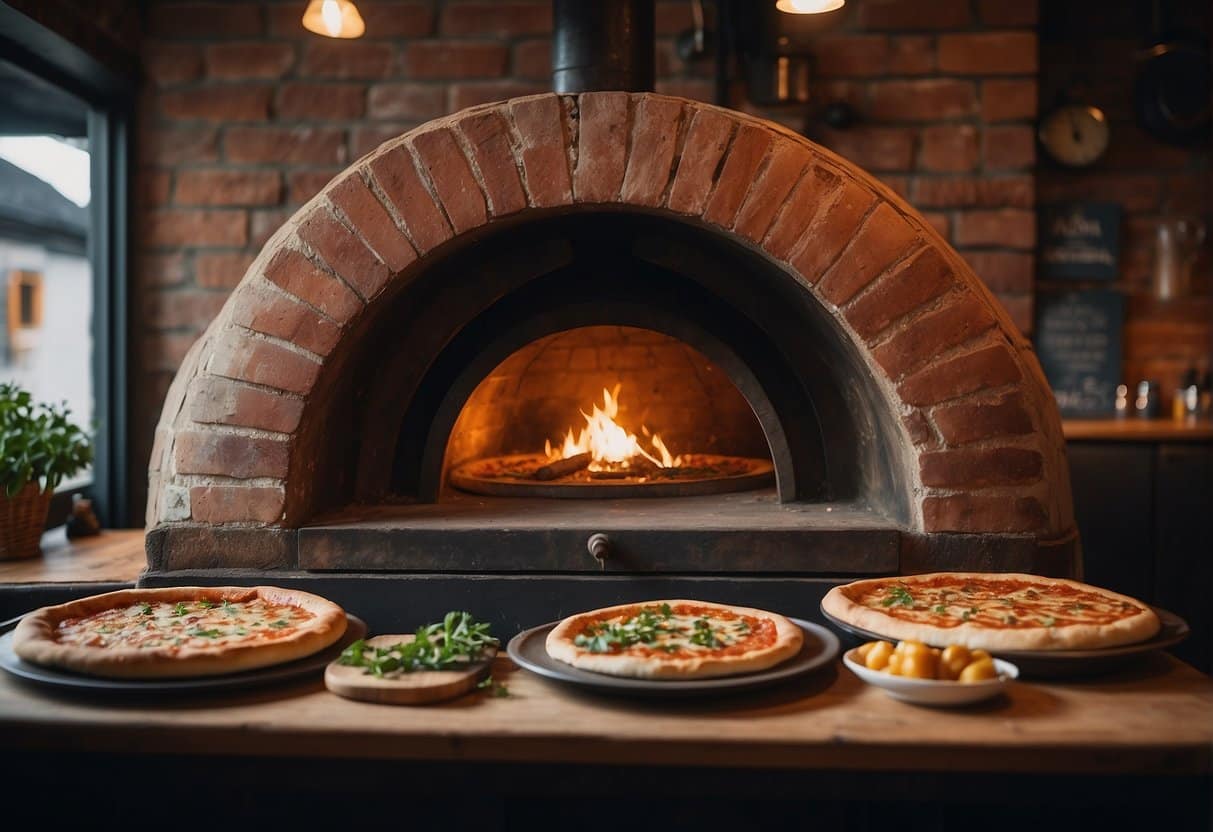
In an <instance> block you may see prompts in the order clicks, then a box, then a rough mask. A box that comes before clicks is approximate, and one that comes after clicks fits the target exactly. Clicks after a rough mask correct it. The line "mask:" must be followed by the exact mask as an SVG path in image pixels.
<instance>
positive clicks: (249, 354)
mask: <svg viewBox="0 0 1213 832" xmlns="http://www.w3.org/2000/svg"><path fill="white" fill-rule="evenodd" d="M213 351H215V352H213V355H212V358H211V361H210V365H209V366H207V370H209V371H210V372H211V374H213V375H216V376H223V377H226V378H235V380H237V381H247V382H252V383H254V384H262V386H264V387H273V388H275V389H280V391H286V392H287V393H297V394H300V395H306V394H307V393H308V392H311V389H312V386H313V384H314V383H315V378H317V376H318V375H319V372H320V365H319V364H317V363H315V361H314V360H312V359H311V358H307V357H306V355H302V354H300V353H296V352H292V351H290V349H287V348H286V347H283V346H279V344H277V343H272V342H269V341H266V340H263V338H252V337H249V336H243V335H237V334H235V332H232V331H228V332H224V334H223V335H222V337H220V338H218V340H217V342H216V343H215V347H213Z"/></svg>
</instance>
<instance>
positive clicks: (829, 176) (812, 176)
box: [762, 165, 841, 260]
mask: <svg viewBox="0 0 1213 832" xmlns="http://www.w3.org/2000/svg"><path fill="white" fill-rule="evenodd" d="M840 181H841V180H840V179H839V177H838V175H837V174H836V173H834V172H833V171H831V170H829V169H828V168H825V167H822V166H820V165H816V166H814V167H813V169H812V170H810V171H808V172H806V173H805V175H804V176H802V177H801V178H800V181H799V182H797V183H796V187H795V188H793V190H792V193H791V195H790V196H789V197H788V200H787V203H786V204H785V205H784V207H783V210H782V211H781V212H780V214H779V215H778V216H777V217H776V218H775V221H774V222H773V223H772V224H771V229H770V231H768V232H767V237H766V240H764V241H763V244H762V247H763V249H764V250H765V251H766V252H767V254H769V255H771V256H772V257H776V258H778V259H780V260H785V259H787V256H788V254H789V253H790V252H791V251H792V250H793V249H794V248H795V247H796V245H797V243H799V242H800V241H801V240H802V239H803V237H804V235H805V233H806V231H807V230H808V228H809V226H810V225H811V224H812V222H813V220H814V219H815V218H816V217H817V216H818V215H820V214H823V213H824V212H825V211H826V209H827V208H828V207H829V205H830V203H831V202H832V201H833V199H834V198H835V196H836V195H837V193H836V192H837V191H838V189H839V187H840Z"/></svg>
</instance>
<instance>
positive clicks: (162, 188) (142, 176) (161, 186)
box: [136, 168, 173, 209]
mask: <svg viewBox="0 0 1213 832" xmlns="http://www.w3.org/2000/svg"><path fill="white" fill-rule="evenodd" d="M172 184H173V175H172V174H171V173H169V172H168V171H166V170H153V169H150V168H141V169H140V170H139V172H138V174H137V178H136V187H137V188H138V191H137V194H138V196H137V199H138V208H140V209H144V208H158V207H161V206H163V205H166V204H167V203H168V197H169V192H170V191H171V190H172Z"/></svg>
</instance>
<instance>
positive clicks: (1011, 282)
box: [963, 251, 1035, 292]
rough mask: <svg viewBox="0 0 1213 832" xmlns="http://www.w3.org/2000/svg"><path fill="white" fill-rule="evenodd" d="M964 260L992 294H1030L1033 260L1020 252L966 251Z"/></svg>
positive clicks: (1028, 254)
mask: <svg viewBox="0 0 1213 832" xmlns="http://www.w3.org/2000/svg"><path fill="white" fill-rule="evenodd" d="M963 255H964V259H965V260H966V261H967V262H968V264H969V266H970V267H972V269H973V271H974V272H975V273H976V274H977V276H978V277H979V278H981V281H982V282H983V283H985V284H986V286H988V287H989V288H990V291H992V292H1030V291H1031V290H1032V279H1033V275H1034V274H1035V268H1034V262H1035V261H1034V258H1033V256H1032V254H1031V253H1029V252H1021V251H966V252H963Z"/></svg>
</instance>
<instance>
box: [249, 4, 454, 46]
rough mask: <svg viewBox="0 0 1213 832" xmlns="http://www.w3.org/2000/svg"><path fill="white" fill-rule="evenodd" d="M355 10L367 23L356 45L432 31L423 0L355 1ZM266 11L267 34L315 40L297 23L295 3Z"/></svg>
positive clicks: (300, 14)
mask: <svg viewBox="0 0 1213 832" xmlns="http://www.w3.org/2000/svg"><path fill="white" fill-rule="evenodd" d="M304 8H306V6H305V7H304ZM358 11H359V12H360V13H361V14H362V20H363V21H364V22H365V23H366V34H365V35H363V36H362V37H361V38H358V39H357V40H356V41H354V43H355V44H358V45H365V44H368V43H372V42H373V39H392V38H419V37H425V36H427V35H431V34H433V32H434V13H433V11H432V10H431V8H430V3H429V2H427V1H426V0H422V2H417V0H409V1H408V2H403V3H400V2H392V1H391V0H388V1H387V2H382V1H381V0H358ZM268 12H269V29H270V34H272V35H275V36H277V37H287V38H303V39H306V40H309V41H314V40H315V39H316V35H314V34H312V33H311V32H309V31H307V30H306V29H304V28H303V26H302V25H301V24H300V22H299V21H300V18H302V17H303V11H302V10H301V9H300V8H299V7H298V5H297V4H295V3H273V4H271V5H270V7H269V10H268Z"/></svg>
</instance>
